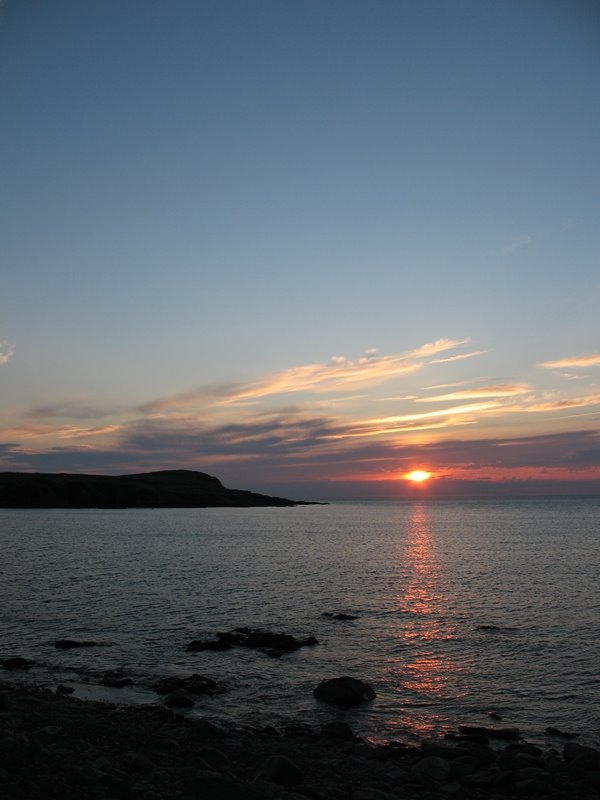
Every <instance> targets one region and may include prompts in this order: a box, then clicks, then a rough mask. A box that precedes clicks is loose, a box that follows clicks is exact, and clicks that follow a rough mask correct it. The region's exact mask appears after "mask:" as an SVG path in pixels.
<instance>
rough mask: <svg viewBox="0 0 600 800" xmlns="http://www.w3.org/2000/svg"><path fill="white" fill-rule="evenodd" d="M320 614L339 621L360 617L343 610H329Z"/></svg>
mask: <svg viewBox="0 0 600 800" xmlns="http://www.w3.org/2000/svg"><path fill="white" fill-rule="evenodd" d="M322 616H324V617H329V618H330V619H336V620H341V621H346V620H355V619H360V617H356V616H355V615H354V614H344V613H343V612H340V613H338V614H332V613H331V612H330V611H325V612H324V613H323V615H322Z"/></svg>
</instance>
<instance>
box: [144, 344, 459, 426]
mask: <svg viewBox="0 0 600 800" xmlns="http://www.w3.org/2000/svg"><path fill="white" fill-rule="evenodd" d="M468 341H469V340H468V339H438V340H437V341H435V342H430V343H427V344H424V345H422V346H421V347H419V348H417V349H416V350H410V351H408V352H406V353H401V354H399V355H380V354H379V353H378V352H377V351H376V350H374V349H370V350H368V351H366V353H365V354H364V355H363V356H361V357H360V358H358V359H355V360H351V359H348V358H346V357H345V356H343V355H336V356H333V357H332V358H331V360H330V361H329V363H326V364H304V365H301V366H298V367H291V368H290V369H286V370H282V371H281V372H275V373H271V374H270V375H267V376H265V377H263V378H259V379H257V380H254V381H248V382H245V383H237V384H234V383H231V384H223V385H220V386H213V387H200V388H198V389H197V390H192V391H189V392H185V393H182V394H178V395H175V396H172V397H166V398H162V399H159V400H155V401H153V402H151V403H146V404H145V405H143V406H142V407H141V408H140V410H141V411H142V412H143V413H146V414H161V413H168V412H169V411H174V410H175V411H176V410H181V409H184V408H191V407H192V406H194V405H196V404H202V405H203V406H205V407H210V406H213V405H215V404H219V405H221V406H222V405H233V404H236V405H239V404H241V403H247V402H248V401H253V400H257V399H263V400H264V399H266V398H269V397H276V396H280V395H287V394H292V393H303V392H310V393H317V394H323V393H329V392H331V393H340V392H342V393H343V392H355V391H356V390H357V389H363V388H365V387H373V386H378V385H380V384H382V383H385V382H386V381H390V380H393V379H395V378H398V377H401V376H403V375H408V374H410V373H413V372H416V371H417V370H420V369H421V368H422V367H423V366H424V364H425V359H427V358H429V357H430V356H432V355H435V354H436V353H442V352H446V351H448V350H452V349H454V348H456V347H460V346H461V345H463V344H465V343H466V342H468Z"/></svg>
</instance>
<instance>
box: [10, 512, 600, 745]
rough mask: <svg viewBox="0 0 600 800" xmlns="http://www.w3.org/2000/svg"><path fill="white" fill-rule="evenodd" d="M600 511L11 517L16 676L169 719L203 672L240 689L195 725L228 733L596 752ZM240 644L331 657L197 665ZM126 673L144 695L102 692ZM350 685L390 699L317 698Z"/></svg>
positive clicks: (249, 657)
mask: <svg viewBox="0 0 600 800" xmlns="http://www.w3.org/2000/svg"><path fill="white" fill-rule="evenodd" d="M599 512H600V498H589V499H588V498H543V499H518V500H507V499H501V500H471V501H457V500H453V501H442V500H437V501H433V500H424V501H414V502H411V501H405V502H343V503H342V502H335V503H331V504H328V505H320V506H306V507H297V508H262V509H258V508H256V509H156V510H149V509H143V510H136V509H128V510H83V509H82V510H39V511H38V510H0V548H1V552H2V561H1V565H0V633H1V644H0V660H3V659H5V658H9V657H13V656H21V657H25V658H27V659H30V660H32V661H34V662H35V663H34V665H33V666H32V667H31V669H29V670H27V671H19V672H17V671H14V672H13V671H11V672H8V671H2V673H0V677H3V678H5V679H8V680H13V681H23V682H27V683H34V684H37V685H43V686H47V687H49V688H51V689H54V688H56V686H57V685H58V684H60V683H62V684H68V685H70V686H73V687H74V688H75V696H76V697H81V698H85V699H101V700H102V699H104V700H111V701H120V702H126V703H158V702H160V699H159V698H158V696H157V695H156V694H155V693H154V692H153V690H152V688H151V687H152V685H153V683H154V682H155V681H156V680H157V679H159V678H162V677H165V676H168V675H185V674H190V673H192V672H195V673H199V674H202V675H205V676H207V677H209V678H212V679H214V680H217V681H219V682H221V683H223V684H224V685H225V687H226V691H225V692H224V693H222V694H219V695H215V696H211V697H200V698H198V700H197V703H196V706H195V708H194V710H193V711H192V712H191V713H192V714H195V715H200V716H207V717H209V718H210V719H213V720H216V721H222V722H224V723H226V724H228V723H232V722H235V723H236V724H241V725H244V724H248V725H253V726H256V725H275V726H283V725H288V724H297V723H299V724H307V725H312V726H315V727H316V726H318V725H319V724H321V723H322V722H325V721H328V720H332V719H338V718H342V719H344V720H346V721H347V722H349V724H350V725H351V726H352V728H353V729H354V731H355V733H357V734H358V735H361V736H364V737H365V738H366V739H369V740H370V741H378V742H381V741H390V740H398V741H403V742H413V741H417V740H419V739H420V738H423V737H430V736H440V735H443V734H444V733H446V732H449V731H453V730H455V729H456V727H457V726H458V725H460V724H474V725H484V726H489V725H491V724H495V725H501V726H507V727H518V728H519V729H520V730H521V731H522V733H523V735H524V736H525V737H526V738H528V739H529V740H530V741H534V742H538V743H545V744H548V743H549V742H550V741H551V740H549V739H548V737H547V735H546V733H545V731H546V728H547V727H548V726H553V727H556V728H559V729H561V730H566V731H569V732H574V733H578V734H580V739H579V741H580V742H582V743H588V744H591V745H595V746H598V745H599V744H600V670H599V665H600V530H599V520H600V513H599ZM337 613H344V614H349V615H354V616H356V617H358V618H357V619H356V620H336V619H335V618H334V617H333V616H325V615H333V614H337ZM239 626H249V627H253V628H264V629H265V630H270V631H276V632H285V633H290V634H293V635H295V636H298V637H305V636H310V635H314V636H316V638H317V639H318V641H319V644H318V645H316V646H314V647H303V648H301V649H300V650H297V651H296V652H294V653H290V654H286V655H283V656H282V657H281V658H272V657H269V656H268V655H265V654H264V653H262V652H259V651H255V650H249V649H246V648H234V649H233V650H230V651H227V652H198V653H191V652H187V651H186V644H187V643H188V642H189V641H191V640H193V639H212V638H214V636H215V634H216V633H217V632H219V631H228V630H231V629H233V628H236V627H239ZM61 638H73V639H92V640H95V641H97V642H100V643H102V644H103V645H105V646H101V647H93V648H85V649H72V650H65V651H62V650H58V649H56V648H55V647H54V641H55V640H57V639H61ZM117 668H123V669H126V670H128V671H129V673H130V675H131V677H132V679H133V681H134V683H133V685H132V686H129V687H125V688H123V689H108V688H106V687H102V686H100V685H98V675H99V674H101V673H102V672H104V671H105V670H109V669H117ZM341 675H350V676H353V677H357V678H360V679H362V680H365V681H367V682H368V683H370V684H371V686H372V687H373V688H374V689H375V691H376V692H377V697H376V699H375V700H374V701H373V702H371V703H368V704H366V705H364V706H361V707H358V708H355V709H352V710H348V711H339V710H337V709H335V708H334V707H330V706H327V705H323V704H322V703H319V702H318V701H317V700H315V699H314V697H313V689H314V688H315V686H316V685H317V684H318V683H319V682H321V681H322V680H325V679H328V678H332V677H337V676H341ZM489 712H495V713H496V714H497V715H499V716H500V717H501V718H502V721H496V722H492V720H490V717H489Z"/></svg>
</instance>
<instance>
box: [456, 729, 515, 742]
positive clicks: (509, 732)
mask: <svg viewBox="0 0 600 800" xmlns="http://www.w3.org/2000/svg"><path fill="white" fill-rule="evenodd" d="M458 732H459V733H460V734H462V735H463V736H485V737H488V738H490V739H511V740H512V739H518V738H519V737H520V736H521V733H520V731H519V729H518V728H485V727H483V726H479V725H459V726H458Z"/></svg>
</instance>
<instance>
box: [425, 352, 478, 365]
mask: <svg viewBox="0 0 600 800" xmlns="http://www.w3.org/2000/svg"><path fill="white" fill-rule="evenodd" d="M485 353H487V350H475V351H473V352H472V353H462V354H459V355H457V356H448V358H434V359H432V361H431V362H430V363H431V364H448V363H449V362H450V361H464V360H465V359H466V358H475V356H483V355H485Z"/></svg>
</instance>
